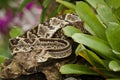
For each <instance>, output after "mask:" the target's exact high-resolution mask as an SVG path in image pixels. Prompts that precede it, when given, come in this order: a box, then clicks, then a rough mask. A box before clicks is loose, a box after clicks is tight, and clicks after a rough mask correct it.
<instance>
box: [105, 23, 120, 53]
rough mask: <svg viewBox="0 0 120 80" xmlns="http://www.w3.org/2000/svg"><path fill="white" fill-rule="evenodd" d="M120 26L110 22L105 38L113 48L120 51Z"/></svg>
mask: <svg viewBox="0 0 120 80" xmlns="http://www.w3.org/2000/svg"><path fill="white" fill-rule="evenodd" d="M119 34H120V26H119V25H118V26H117V24H112V25H111V27H109V28H108V29H107V30H106V36H107V40H108V42H109V44H110V46H111V47H112V49H113V50H115V51H118V52H120V36H119Z"/></svg>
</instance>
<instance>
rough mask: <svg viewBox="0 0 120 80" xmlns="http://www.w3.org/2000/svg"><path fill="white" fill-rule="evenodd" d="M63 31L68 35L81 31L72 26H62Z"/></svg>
mask: <svg viewBox="0 0 120 80" xmlns="http://www.w3.org/2000/svg"><path fill="white" fill-rule="evenodd" d="M63 32H64V34H65V35H66V36H68V37H71V36H72V35H73V34H74V33H81V31H80V30H79V29H77V28H75V27H74V26H66V27H65V28H63Z"/></svg>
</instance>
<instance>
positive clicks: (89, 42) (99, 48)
mask: <svg viewBox="0 0 120 80" xmlns="http://www.w3.org/2000/svg"><path fill="white" fill-rule="evenodd" d="M72 38H73V40H74V41H75V42H78V43H81V44H84V45H86V46H87V47H89V48H91V49H92V50H93V51H95V52H96V53H97V54H98V55H100V56H102V57H103V58H106V59H107V60H108V59H115V60H116V59H117V58H116V56H115V55H114V54H113V53H112V51H111V48H110V47H109V45H108V43H107V42H106V41H104V40H102V39H100V38H97V37H95V36H91V35H87V34H82V33H75V34H74V35H73V36H72Z"/></svg>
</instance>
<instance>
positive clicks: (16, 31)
mask: <svg viewBox="0 0 120 80" xmlns="http://www.w3.org/2000/svg"><path fill="white" fill-rule="evenodd" d="M23 33H24V32H23V30H22V29H21V28H19V27H13V28H12V29H11V30H10V33H9V34H10V37H11V38H15V37H17V36H20V35H22V34H23Z"/></svg>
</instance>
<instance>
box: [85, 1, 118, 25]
mask: <svg viewBox="0 0 120 80" xmlns="http://www.w3.org/2000/svg"><path fill="white" fill-rule="evenodd" d="M87 2H88V3H90V4H91V5H92V6H93V7H94V8H95V10H96V11H97V13H98V16H99V17H100V18H101V20H102V22H103V23H105V24H106V26H107V25H108V23H109V22H114V23H119V21H118V20H117V18H116V17H115V15H114V14H113V12H112V9H111V8H110V7H108V5H107V4H106V3H105V2H104V0H87ZM107 27H109V26H107Z"/></svg>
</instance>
